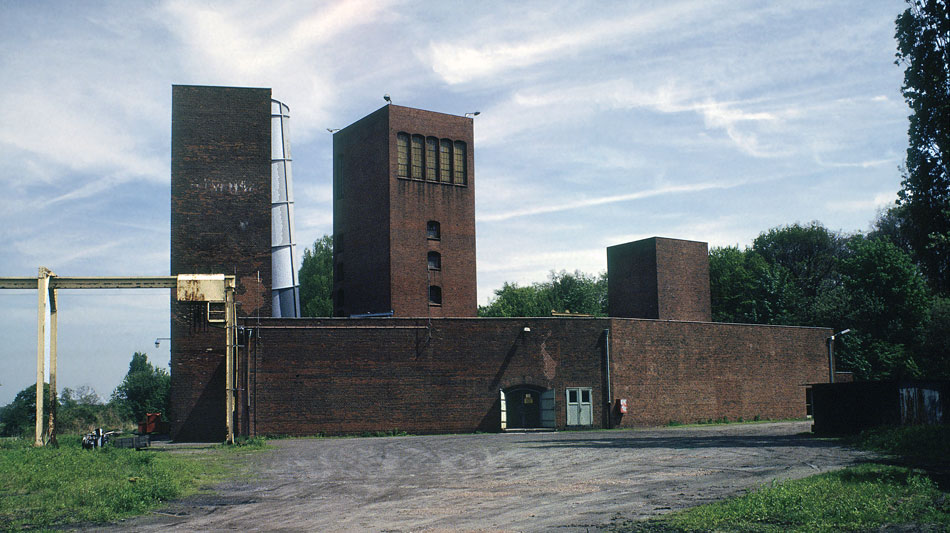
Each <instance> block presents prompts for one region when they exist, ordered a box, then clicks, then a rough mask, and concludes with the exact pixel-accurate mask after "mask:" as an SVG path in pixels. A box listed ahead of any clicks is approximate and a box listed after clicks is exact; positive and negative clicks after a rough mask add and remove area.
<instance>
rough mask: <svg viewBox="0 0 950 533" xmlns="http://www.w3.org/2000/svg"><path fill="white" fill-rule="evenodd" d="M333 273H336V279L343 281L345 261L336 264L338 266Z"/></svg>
mask: <svg viewBox="0 0 950 533" xmlns="http://www.w3.org/2000/svg"><path fill="white" fill-rule="evenodd" d="M333 274H334V276H333V278H334V281H338V282H339V281H343V263H342V262H340V263H337V264H336V268H335V269H333Z"/></svg>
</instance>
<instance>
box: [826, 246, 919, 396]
mask: <svg viewBox="0 0 950 533" xmlns="http://www.w3.org/2000/svg"><path fill="white" fill-rule="evenodd" d="M848 251H849V255H848V256H847V257H846V258H844V259H843V260H841V262H840V270H841V275H842V279H843V286H844V289H845V294H846V295H847V307H846V317H845V318H846V321H847V323H848V324H849V325H850V326H849V327H850V328H851V329H853V330H854V331H853V332H852V333H851V334H850V335H849V336H848V337H849V338H848V339H847V341H843V344H844V345H845V346H844V350H843V352H842V354H841V358H842V361H844V362H845V364H846V366H849V367H850V368H851V369H852V370H853V371H854V372H855V373H856V374H857V375H858V377H859V378H862V379H875V378H894V377H917V376H919V375H921V374H922V366H924V365H923V358H922V357H921V356H920V347H921V345H922V343H923V341H924V334H925V328H926V326H927V324H928V318H929V315H930V310H931V298H930V292H929V290H928V288H927V284H926V281H925V280H924V277H923V275H922V274H921V272H920V270H919V269H918V268H917V266H916V265H915V264H914V262H913V260H912V259H911V258H910V256H908V255H907V254H906V253H904V252H903V251H901V250H900V249H899V248H898V247H897V246H896V245H894V244H893V243H891V242H890V241H888V240H884V239H867V238H864V237H862V236H857V237H854V238H852V239H851V240H850V241H849V242H848ZM843 339H844V338H843Z"/></svg>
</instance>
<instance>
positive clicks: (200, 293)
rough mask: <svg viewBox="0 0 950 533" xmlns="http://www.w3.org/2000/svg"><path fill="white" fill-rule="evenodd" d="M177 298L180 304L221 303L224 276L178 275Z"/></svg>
mask: <svg viewBox="0 0 950 533" xmlns="http://www.w3.org/2000/svg"><path fill="white" fill-rule="evenodd" d="M177 297H178V300H179V301H182V302H223V301H225V283H224V274H179V276H178V295H177Z"/></svg>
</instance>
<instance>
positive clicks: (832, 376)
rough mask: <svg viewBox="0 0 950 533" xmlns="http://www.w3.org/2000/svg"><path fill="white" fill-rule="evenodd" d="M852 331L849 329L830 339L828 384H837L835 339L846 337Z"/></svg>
mask: <svg viewBox="0 0 950 533" xmlns="http://www.w3.org/2000/svg"><path fill="white" fill-rule="evenodd" d="M832 331H834V330H832ZM850 331H851V329H850V328H848V329H846V330H843V331H839V332H838V333H835V334H834V335H832V336H830V337H828V383H834V382H835V337H840V336H841V335H845V334H847V333H849V332H850Z"/></svg>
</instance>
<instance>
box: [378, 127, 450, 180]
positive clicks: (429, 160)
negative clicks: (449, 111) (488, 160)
mask: <svg viewBox="0 0 950 533" xmlns="http://www.w3.org/2000/svg"><path fill="white" fill-rule="evenodd" d="M467 164H468V159H467V158H466V157H465V143H464V142H462V141H452V140H449V139H437V138H435V137H424V136H422V135H416V134H413V135H410V134H408V133H405V132H399V133H397V134H396V166H397V169H396V173H397V175H398V176H399V177H400V178H407V179H414V180H425V181H432V182H438V183H446V184H454V185H468V169H467V168H466V167H467Z"/></svg>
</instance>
